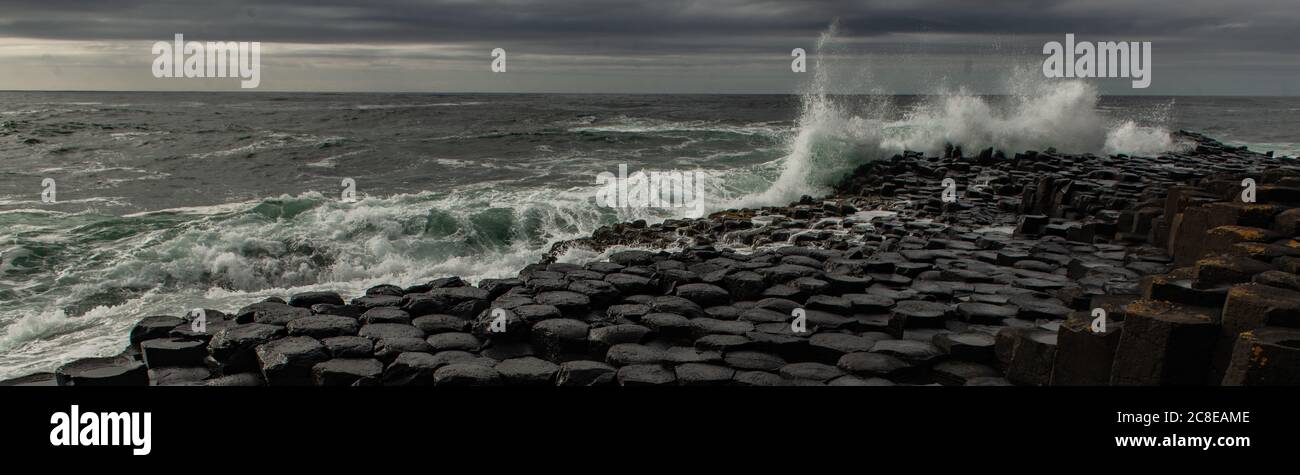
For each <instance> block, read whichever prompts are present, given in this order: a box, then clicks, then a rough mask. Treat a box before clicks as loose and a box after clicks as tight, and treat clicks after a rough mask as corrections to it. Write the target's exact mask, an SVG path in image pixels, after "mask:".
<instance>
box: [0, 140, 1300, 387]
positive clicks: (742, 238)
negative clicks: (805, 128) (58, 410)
mask: <svg viewBox="0 0 1300 475" xmlns="http://www.w3.org/2000/svg"><path fill="white" fill-rule="evenodd" d="M1176 138H1177V139H1178V140H1182V141H1187V142H1190V143H1193V144H1194V147H1192V148H1189V149H1188V150H1187V151H1184V152H1170V153H1166V154H1162V155H1159V156H1156V157H1130V156H1124V155H1117V156H1096V155H1090V154H1089V155H1070V154H1062V153H1058V152H1056V151H1054V150H1048V151H1041V152H1038V151H1028V152H1023V153H1015V154H1013V155H1011V156H1007V155H1006V154H1004V153H1001V152H998V153H988V154H980V155H979V156H978V157H961V156H956V154H952V155H953V156H946V157H925V156H923V155H922V154H918V153H913V152H908V153H905V154H902V155H898V156H895V157H893V158H892V159H888V160H881V161H876V162H872V163H869V164H866V165H863V166H861V167H860V168H859V169H858V170H856V171H854V172H853V173H851V174H849V175H848V176H846V177H845V178H844V179H843V180H842V181H841V182H840V183H839V185H838V186H837V187H836V188H835V191H834V193H832V194H831V195H830V196H827V197H825V198H822V199H813V198H809V197H805V198H804V199H802V200H800V201H798V202H795V203H791V204H789V205H788V206H779V207H767V208H761V209H738V210H726V211H722V212H718V213H714V214H712V215H710V216H707V217H704V218H700V219H682V220H668V221H665V222H662V223H655V224H648V223H645V222H638V223H621V224H615V225H611V226H605V227H602V228H600V229H598V230H597V231H595V232H594V233H593V235H592V236H591V237H589V238H583V239H576V240H572V241H565V242H561V243H557V244H556V245H555V247H554V248H553V249H552V252H551V253H550V255H549V256H548V257H547V258H545V259H543V261H542V262H540V263H537V264H533V265H529V266H528V267H527V268H525V269H523V270H521V272H519V274H518V275H517V276H507V277H505V278H500V279H484V280H483V281H481V282H478V284H477V286H475V285H471V283H469V282H465V281H463V280H461V279H459V278H456V277H447V278H442V279H437V280H434V281H430V282H424V283H416V284H414V285H409V286H406V287H401V286H399V285H379V286H375V287H372V288H371V289H369V290H367V291H366V294H365V295H363V296H354V297H353V298H351V300H347V296H340V295H338V294H336V293H332V292H309V293H301V294H296V295H292V296H286V297H287V299H288V300H287V303H286V301H285V300H282V299H278V298H272V299H267V300H266V301H263V302H259V303H254V304H251V305H248V306H245V307H244V308H241V309H238V310H237V311H236V312H234V313H233V314H232V316H231V317H230V318H229V319H227V318H225V317H224V316H218V315H219V314H220V312H215V311H211V312H213V313H211V314H210V316H209V318H208V329H209V331H206V332H197V331H194V329H193V328H191V326H190V325H189V322H188V321H186V320H185V319H182V318H179V317H168V316H151V317H146V318H144V319H142V320H141V321H140V323H139V324H137V325H136V326H135V328H133V329H132V330H131V335H130V338H129V342H130V348H129V351H127V352H125V353H124V354H123V355H121V356H117V357H112V358H91V359H83V360H78V361H74V362H71V363H69V364H67V365H65V366H64V367H62V368H59V370H58V371H57V372H56V373H55V374H53V375H48V374H47V375H32V376H31V377H28V378H18V379H15V380H10V381H6V382H4V383H0V384H45V383H50V382H57V383H58V384H64V385H91V384H136V385H145V384H150V383H151V382H152V383H154V384H205V385H262V384H272V385H278V384H319V385H370V384H383V385H434V386H460V385H559V386H597V385H624V386H633V385H655V386H658V385H722V384H726V385H748V386H770V385H834V386H883V385H893V384H909V385H911V384H923V385H934V384H939V385H966V386H988V385H1007V384H1017V385H1052V384H1055V385H1104V384H1122V385H1161V384H1165V385H1169V384H1176V385H1198V384H1233V385H1300V359H1298V355H1300V353H1298V352H1300V350H1298V349H1297V343H1296V342H1297V341H1300V338H1297V333H1296V332H1300V278H1298V277H1297V272H1300V240H1297V238H1296V233H1297V232H1298V231H1300V225H1298V224H1297V223H1300V208H1298V207H1300V203H1297V202H1296V199H1297V198H1296V197H1297V196H1300V171H1298V170H1300V166H1298V165H1297V163H1296V162H1295V161H1294V160H1293V159H1289V158H1275V157H1272V156H1266V155H1261V154H1257V153H1253V152H1250V151H1248V150H1245V149H1242V148H1236V147H1229V146H1225V145H1223V144H1221V143H1219V142H1216V141H1214V140H1211V139H1208V138H1206V137H1203V136H1200V135H1196V134H1191V133H1180V134H1179V135H1178V136H1177V137H1176ZM944 178H952V179H953V180H954V181H956V182H957V183H958V198H957V201H956V202H953V203H945V202H943V201H942V200H941V199H940V195H939V190H940V189H941V187H939V182H940V180H942V179H944ZM1243 178H1252V179H1254V180H1256V181H1257V182H1258V184H1259V193H1258V195H1257V197H1258V200H1257V202H1255V203H1242V202H1241V185H1240V183H1241V181H1242V179H1243ZM859 210H865V211H859ZM615 246H623V247H624V248H641V249H624V250H618V251H615V252H611V253H609V254H608V258H607V259H605V260H602V261H596V262H588V263H556V262H554V259H553V256H556V255H559V254H560V253H561V252H563V251H566V250H569V249H573V248H582V249H586V250H590V251H595V252H597V253H600V252H605V251H607V250H609V249H610V248H614V247H615ZM658 249H677V250H674V251H661V250H658ZM395 284H401V283H395ZM798 310H802V312H797V311H798ZM1094 311H1104V312H1105V313H1106V315H1107V318H1106V319H1105V322H1106V324H1105V325H1104V326H1105V328H1104V329H1101V328H1099V327H1098V326H1097V325H1095V324H1094V317H1093V316H1092V315H1093V312H1094ZM796 314H798V315H802V316H803V317H802V318H798V317H796ZM502 315H504V317H505V318H504V319H498V316H502ZM497 323H503V324H501V325H498V324H497Z"/></svg>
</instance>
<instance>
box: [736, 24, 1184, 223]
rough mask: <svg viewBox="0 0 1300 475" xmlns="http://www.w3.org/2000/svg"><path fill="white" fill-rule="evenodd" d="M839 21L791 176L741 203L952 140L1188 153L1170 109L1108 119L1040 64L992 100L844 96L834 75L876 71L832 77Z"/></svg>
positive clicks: (1090, 94) (1092, 97)
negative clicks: (1173, 129) (1175, 133)
mask: <svg viewBox="0 0 1300 475" xmlns="http://www.w3.org/2000/svg"><path fill="white" fill-rule="evenodd" d="M836 30H837V26H836V25H834V24H832V25H831V27H830V28H829V29H828V30H827V31H826V32H824V33H823V34H822V36H821V38H820V39H819V41H818V43H817V49H816V53H815V55H814V61H813V67H814V68H815V73H814V74H813V77H812V80H811V81H810V83H809V84H808V85H806V87H805V91H804V92H803V94H802V96H801V100H802V111H801V114H800V117H799V119H798V122H797V128H796V131H795V132H794V134H793V135H792V139H791V140H790V141H789V142H788V148H789V152H788V154H787V155H786V156H785V157H784V158H782V159H781V162H782V163H781V169H782V172H781V174H780V176H779V178H777V179H776V180H775V181H774V182H773V183H772V186H771V187H770V188H768V189H767V190H765V191H763V192H761V193H756V194H754V195H750V196H746V197H743V198H740V199H738V200H735V201H733V202H731V203H728V204H729V205H733V206H761V205H777V204H785V203H788V202H790V201H793V200H796V199H798V198H799V197H800V196H802V195H813V196H817V195H821V194H825V193H826V192H828V191H829V189H830V187H831V185H833V184H834V183H835V182H836V181H837V180H839V179H840V178H842V177H843V176H844V175H845V174H846V173H848V172H850V171H852V170H853V169H854V168H855V167H857V166H858V165H860V164H862V163H865V162H866V161H869V160H878V159H883V158H887V157H890V156H892V155H894V154H897V153H900V152H902V151H904V150H913V151H920V152H924V153H927V154H936V153H939V152H941V151H942V150H943V148H944V146H945V145H946V144H953V145H955V146H959V147H961V148H962V149H963V150H965V151H967V152H975V151H979V150H982V149H985V148H989V147H992V148H994V149H996V150H1002V151H1004V152H1007V153H1012V152H1019V151H1025V150H1034V149H1036V150H1043V149H1046V148H1049V147H1053V148H1056V149H1057V150H1059V151H1062V152H1067V153H1104V154H1120V153H1124V154H1130V155H1154V154H1159V153H1162V152H1168V151H1178V150H1183V149H1185V148H1186V147H1188V146H1189V144H1185V143H1179V142H1177V141H1175V139H1174V138H1173V137H1172V135H1171V134H1170V132H1169V130H1168V129H1167V128H1166V127H1165V126H1164V124H1165V123H1167V122H1168V110H1167V109H1168V108H1164V109H1165V110H1163V111H1155V113H1154V114H1147V115H1148V116H1149V117H1147V119H1148V120H1143V121H1141V122H1142V123H1139V122H1138V121H1137V120H1135V119H1128V118H1126V119H1115V118H1110V117H1106V116H1104V115H1103V114H1102V112H1101V111H1100V110H1099V108H1098V102H1099V100H1100V99H1101V95H1100V94H1099V93H1098V90H1097V88H1096V87H1095V86H1094V85H1092V84H1090V83H1087V82H1084V81H1080V80H1068V81H1063V80H1050V79H1047V78H1044V77H1042V75H1041V74H1039V73H1038V71H1037V69H1035V68H1031V67H1022V68H1018V69H1016V70H1015V71H1013V72H1012V74H1010V75H1009V77H1007V78H1006V80H1005V83H1006V88H1007V91H1008V94H1006V95H1005V96H984V95H977V94H972V93H970V92H969V91H968V90H967V89H965V88H964V87H957V88H955V89H952V88H939V89H937V90H936V91H935V94H933V95H930V96H926V97H923V98H920V99H919V101H918V102H916V103H914V104H911V105H909V106H907V107H904V106H901V105H899V104H897V103H896V102H895V99H894V98H893V97H892V96H889V95H886V94H876V95H873V96H870V97H867V98H865V99H864V98H862V97H861V96H837V95H833V94H831V92H830V91H832V90H834V89H835V86H836V84H834V83H833V80H832V79H831V78H835V77H845V76H848V77H854V78H857V79H861V80H866V81H867V82H868V84H869V73H865V74H864V73H862V72H857V73H856V74H852V75H839V74H833V72H836V71H835V70H836V65H835V64H833V63H832V62H831V61H829V60H828V58H829V57H830V55H831V54H833V53H834V51H835V49H836V44H835V36H836Z"/></svg>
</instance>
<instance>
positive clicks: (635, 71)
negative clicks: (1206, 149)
mask: <svg viewBox="0 0 1300 475" xmlns="http://www.w3.org/2000/svg"><path fill="white" fill-rule="evenodd" d="M3 3H4V5H3V6H2V7H0V10H3V14H0V64H3V65H4V66H3V67H2V68H0V89H2V90H115V91H238V90H240V89H239V86H238V83H237V82H235V81H231V80H227V79H191V80H173V79H156V78H154V77H153V76H152V75H151V74H150V69H149V66H150V64H151V63H152V60H153V58H154V55H153V54H151V53H150V50H149V49H150V46H151V45H152V44H153V43H154V42H155V41H167V40H170V39H171V38H172V37H173V35H174V34H176V33H181V34H184V35H185V38H186V40H188V41H202V42H207V41H258V42H262V44H263V55H262V61H261V62H262V78H263V81H262V84H261V87H260V88H258V89H256V90H257V91H304V92H316V91H356V92H407V91H409V92H562V93H571V92H595V93H736V94H745V93H776V94H783V93H793V92H797V91H798V88H799V86H800V84H801V83H802V81H803V80H804V79H805V77H804V76H803V75H800V74H794V73H792V72H791V71H790V67H789V66H790V60H791V57H790V50H791V49H793V48H800V47H801V48H805V49H807V50H808V51H809V54H810V55H812V54H813V53H814V51H813V49H814V47H815V44H816V40H817V37H818V35H819V34H820V33H821V32H822V31H824V30H825V29H826V27H827V25H829V24H830V23H831V22H832V21H833V20H835V19H838V20H839V25H840V28H839V31H840V33H839V36H838V41H837V42H836V47H835V48H834V51H832V52H830V54H829V56H828V57H827V60H829V61H834V62H835V63H836V66H837V67H836V69H837V70H839V71H840V72H839V73H837V74H840V75H842V77H837V78H836V80H834V81H832V82H833V83H834V84H835V85H836V87H835V88H834V90H832V91H830V92H837V93H884V94H917V93H920V94H926V93H934V92H938V91H939V90H940V89H941V88H943V87H944V86H950V87H957V86H964V87H966V88H967V89H968V90H969V91H971V92H975V93H999V92H1003V84H1002V82H1003V80H1004V78H1006V77H1007V76H1008V74H1007V71H1008V70H1010V69H1012V68H1015V67H1029V68H1037V67H1039V66H1040V65H1041V63H1042V60H1043V55H1042V45H1043V43H1045V42H1047V41H1061V40H1062V39H1063V38H1064V35H1065V34H1066V33H1074V34H1075V35H1076V36H1078V37H1079V39H1080V40H1089V41H1151V42H1152V43H1153V45H1154V48H1153V50H1154V53H1153V54H1154V73H1153V76H1154V80H1153V82H1152V85H1151V87H1150V88H1148V89H1142V90H1135V89H1132V88H1130V87H1128V85H1129V81H1128V80H1125V79H1106V80H1095V81H1096V82H1097V84H1098V86H1099V87H1100V88H1101V91H1102V92H1103V93H1105V94H1152V95H1262V96H1269V95H1300V81H1297V80H1296V79H1297V78H1300V33H1297V29H1296V25H1297V24H1300V5H1297V4H1296V2H1295V1H1294V0H1244V1H1239V2H1222V1H1218V0H1153V1H1144V2H1129V1H1123V2H1122V1H1117V0H1086V1H1085V0H1045V1H1031V0H998V1H990V2H978V3H979V4H976V3H977V2H969V1H961V0H920V1H914V2H907V3H906V4H900V2H895V1H886V0H867V1H861V2H836V1H812V2H797V3H794V2H779V1H774V0H719V1H673V0H668V1H661V2H645V1H623V0H604V1H601V0H550V1H529V0H505V1H473V2H467V1H457V0H434V1H416V0H411V1H393V2H383V3H382V4H379V3H378V2H369V1H362V0H330V1H326V2H318V1H309V0H274V1H269V2H251V1H231V2H221V4H214V3H211V2H204V1H190V0H185V1H164V0H123V1H120V2H49V1H37V0H6V1H5V2H3ZM497 47H500V48H504V49H505V50H506V51H507V52H508V53H509V72H508V73H504V74H493V73H492V72H491V71H490V70H489V64H490V62H491V59H492V58H491V56H490V52H491V50H492V49H493V48H497ZM814 67H816V63H815V62H813V61H810V62H809V68H810V70H809V73H811V72H812V69H811V68H814Z"/></svg>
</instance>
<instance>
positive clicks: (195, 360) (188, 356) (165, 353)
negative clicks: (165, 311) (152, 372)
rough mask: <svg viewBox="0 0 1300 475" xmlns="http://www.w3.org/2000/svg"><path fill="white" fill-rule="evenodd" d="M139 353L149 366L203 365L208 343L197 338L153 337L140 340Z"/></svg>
mask: <svg viewBox="0 0 1300 475" xmlns="http://www.w3.org/2000/svg"><path fill="white" fill-rule="evenodd" d="M140 354H141V356H142V357H143V359H144V364H145V365H146V366H148V367H150V368H159V367H164V366H203V359H204V358H206V357H207V356H208V345H207V343H204V342H203V341H199V340H185V339H181V338H155V339H152V340H145V341H142V342H140Z"/></svg>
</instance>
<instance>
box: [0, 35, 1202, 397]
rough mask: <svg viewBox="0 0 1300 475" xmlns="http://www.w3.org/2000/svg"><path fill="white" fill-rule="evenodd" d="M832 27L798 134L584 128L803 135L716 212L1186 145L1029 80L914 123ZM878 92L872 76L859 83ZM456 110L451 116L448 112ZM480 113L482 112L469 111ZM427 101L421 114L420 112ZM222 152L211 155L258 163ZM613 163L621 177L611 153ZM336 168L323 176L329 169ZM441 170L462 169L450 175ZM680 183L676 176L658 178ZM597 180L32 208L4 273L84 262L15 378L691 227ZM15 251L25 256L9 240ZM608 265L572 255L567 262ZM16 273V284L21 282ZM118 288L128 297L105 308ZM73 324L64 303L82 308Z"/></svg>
mask: <svg viewBox="0 0 1300 475" xmlns="http://www.w3.org/2000/svg"><path fill="white" fill-rule="evenodd" d="M834 42H835V36H834V30H833V29H832V30H830V31H828V32H827V33H826V34H824V35H823V36H822V38H821V40H820V41H819V44H818V50H817V53H816V55H815V57H814V62H813V63H812V68H813V71H814V72H813V74H812V81H810V83H809V84H808V85H807V88H806V90H805V92H804V94H803V96H802V97H803V99H802V108H801V111H800V115H799V117H798V120H797V122H796V126H795V128H794V130H788V131H782V130H780V128H779V127H775V126H773V125H771V124H765V123H764V124H750V125H747V126H743V127H737V126H719V125H716V124H711V123H703V122H699V121H689V122H681V123H674V122H670V121H663V120H639V119H635V118H630V119H628V120H627V121H626V124H625V125H613V126H605V127H586V128H578V129H573V131H575V132H583V131H604V132H620V133H629V134H673V133H680V132H720V133H730V134H778V135H784V136H788V137H789V139H788V141H787V142H786V144H785V147H786V154H785V155H784V157H782V158H780V159H778V160H775V161H772V162H769V163H764V164H759V165H755V166H752V167H747V168H745V169H741V170H727V171H719V170H683V171H698V172H701V173H704V174H705V178H706V179H705V180H703V183H704V184H705V185H706V187H707V188H706V196H708V197H709V205H708V206H707V207H706V208H707V209H708V210H710V211H713V210H719V209H726V208H733V207H747V206H767V205H782V204H786V203H789V202H790V201H793V200H797V199H798V198H799V197H800V196H801V195H814V196H816V195H821V194H824V193H826V192H827V191H828V190H829V186H830V185H831V184H833V183H834V182H835V181H836V180H838V179H839V178H840V177H841V176H842V175H843V174H845V173H847V172H849V171H851V170H852V169H853V168H855V167H856V166H857V165H859V164H861V163H865V162H866V161H868V160H875V159H880V158H885V157H888V156H891V155H893V154H895V153H899V152H901V151H903V150H918V151H923V152H928V153H937V152H939V151H940V150H942V148H943V146H944V144H945V143H953V144H956V145H960V146H961V147H962V148H963V150H965V151H966V152H967V153H975V152H978V151H979V150H980V149H982V148H985V147H994V148H997V149H1000V150H1004V151H1006V152H1008V153H1012V152H1016V151H1022V150H1026V149H1039V150H1041V149H1044V148H1047V147H1055V148H1057V149H1058V150H1061V151H1063V152H1093V153H1130V154H1137V155H1149V154H1156V153H1159V152H1162V151H1165V150H1171V149H1176V148H1178V147H1180V144H1176V143H1174V142H1173V141H1172V140H1171V138H1170V136H1169V133H1168V131H1167V130H1165V129H1164V128H1163V127H1162V126H1161V124H1160V121H1159V120H1158V119H1157V120H1154V121H1151V122H1147V123H1141V124H1139V123H1135V122H1132V121H1119V122H1114V121H1110V120H1107V119H1106V118H1105V117H1103V116H1102V115H1101V114H1100V113H1099V112H1098V111H1097V107H1096V105H1097V101H1098V99H1099V96H1098V93H1097V91H1096V89H1095V88H1094V87H1092V86H1090V85H1089V84H1087V83H1084V82H1079V81H1048V80H1046V79H1042V78H1039V77H1035V76H1034V75H1033V74H1030V73H1027V72H1021V73H1017V74H1013V75H1011V76H1010V77H1009V78H1008V79H1007V83H1008V90H1009V91H1010V92H1011V94H1010V96H1009V97H1008V98H1007V99H1006V100H993V99H990V98H987V97H982V96H978V95H974V94H970V93H968V92H966V91H965V90H963V89H962V88H960V87H957V88H955V89H938V88H937V89H936V91H935V93H936V95H934V96H931V97H930V98H929V99H928V100H926V101H923V102H922V103H921V104H919V105H916V106H915V107H911V108H909V109H908V110H900V108H899V107H898V106H897V105H895V104H893V103H892V102H890V101H889V100H888V99H887V98H883V97H885V96H882V98H878V99H876V100H873V101H870V102H868V103H865V104H862V103H854V102H853V101H850V100H847V99H844V98H839V97H836V96H832V95H830V94H829V93H828V91H830V90H831V89H832V88H831V86H832V84H830V81H831V79H830V78H831V77H833V75H832V74H830V72H831V68H833V67H834V65H833V64H829V63H828V62H827V61H823V57H824V56H823V52H825V51H828V50H830V49H833V48H834ZM861 79H862V80H863V81H869V78H867V77H861ZM439 105H441V104H439ZM457 105H468V104H457ZM420 106H424V105H420ZM310 140H316V138H314V137H298V136H275V137H271V138H270V139H268V140H267V141H264V142H259V143H257V144H255V145H251V146H248V147H252V148H259V147H260V148H275V147H278V146H282V145H284V144H286V143H290V142H294V143H296V142H298V141H310ZM248 151H250V150H246V149H244V148H240V149H233V150H225V151H221V152H211V153H212V154H216V155H213V156H214V157H216V156H224V155H238V154H239V153H243V152H248ZM612 158H614V159H615V160H612V161H611V163H610V164H609V166H610V167H611V170H610V171H613V169H612V167H615V166H616V163H617V160H616V159H617V157H612ZM333 165H334V162H333V160H322V161H321V162H316V163H313V166H317V167H326V168H328V167H332V166H333ZM442 165H443V166H449V167H454V166H461V165H463V164H460V163H450V162H448V163H443V164H442ZM658 171H668V170H658ZM595 192H596V185H595V184H594V183H593V184H592V185H591V186H589V187H578V188H573V189H554V188H534V189H522V190H521V189H508V188H506V187H502V186H495V185H494V184H493V183H477V184H474V185H473V186H469V187H465V188H463V189H460V190H455V191H453V192H450V193H445V194H433V193H420V194H402V195H393V196H387V197H363V198H362V199H361V200H360V201H358V202H356V203H351V204H344V203H339V202H338V201H337V200H334V199H333V198H332V197H325V196H322V195H320V194H315V193H309V194H305V195H301V196H293V197H290V196H285V197H281V198H277V199H271V200H263V201H258V202H248V203H230V204H223V205H218V206H212V207H200V208H187V209H178V210H170V211H164V212H154V213H142V214H138V215H132V216H127V217H123V218H114V219H119V220H126V223H125V224H121V223H117V225H129V226H135V227H138V228H142V229H135V230H134V231H132V232H130V233H127V234H126V235H124V236H122V237H117V238H113V239H106V240H105V239H89V238H88V236H94V235H95V233H96V229H97V228H96V226H97V225H98V224H100V223H99V222H97V221H96V219H99V218H94V217H92V216H90V215H80V216H78V215H66V216H65V215H59V216H53V215H50V214H49V213H44V212H42V213H30V214H31V215H32V217H31V219H32V220H33V222H34V223H35V224H30V225H24V226H9V227H5V228H0V243H5V244H0V251H3V254H0V269H15V268H19V267H22V266H23V264H22V263H23V262H24V260H25V259H28V258H30V257H31V256H32V251H30V250H29V249H27V248H26V247H25V246H19V245H18V244H16V243H18V242H20V240H26V241H28V244H29V245H30V244H31V243H34V242H36V241H40V242H41V244H47V245H50V246H54V247H59V248H62V249H69V250H71V251H67V254H69V255H66V256H59V257H61V258H63V259H64V260H63V261H62V262H60V263H59V264H58V265H49V264H42V265H49V267H48V268H46V269H45V271H46V273H47V274H48V275H41V276H40V277H37V278H34V279H33V282H16V283H13V284H15V285H14V287H15V288H17V289H18V290H17V291H18V292H19V293H20V294H21V296H20V297H19V298H18V299H17V301H15V302H12V303H11V304H7V305H4V306H0V325H3V330H4V331H3V334H0V378H6V377H12V376H17V375H21V374H26V373H30V372H33V371H45V370H51V369H53V368H54V367H56V366H57V365H58V364H61V363H62V362H65V361H69V360H72V359H75V358H78V357H84V356H96V355H108V354H113V353H116V352H118V351H120V350H121V348H122V347H123V346H124V345H125V343H126V337H127V332H128V331H129V329H130V327H131V326H132V325H133V324H134V322H135V321H136V320H138V319H139V318H140V317H142V316H146V315H151V314H171V315H179V314H182V313H184V312H185V310H186V309H191V308H196V307H205V308H216V309H220V310H225V311H233V310H235V309H237V308H238V307H240V306H242V305H245V304H247V303H251V302H255V301H258V300H261V299H263V298H266V297H268V296H280V297H285V296H288V295H290V294H292V293H295V292H301V291H308V290H330V291H337V292H340V293H342V294H344V295H346V296H355V295H359V294H361V293H362V292H363V291H364V290H365V289H366V288H368V287H370V286H373V285H376V284H381V283H392V284H397V285H410V284H414V283H418V282H423V281H427V280H429V279H432V278H435V277H442V276H448V275H459V276H461V277H463V278H466V279H468V280H470V281H477V280H479V279H482V278H489V277H503V276H512V275H514V274H515V273H516V272H518V270H519V269H521V268H522V267H524V266H525V265H527V264H529V263H532V262H535V261H536V260H537V259H538V258H539V257H541V255H542V254H543V253H545V252H546V251H547V250H548V249H549V248H550V245H551V244H552V243H554V242H557V241H561V240H566V239H573V238H578V237H583V236H588V235H590V233H591V232H592V231H594V230H595V229H596V228H598V227H599V226H601V225H603V224H607V223H611V222H617V221H630V220H634V219H646V220H648V221H651V222H656V221H661V220H663V219H669V218H677V217H682V216H684V215H685V213H686V210H685V209H635V208H633V209H618V210H614V209H607V208H598V207H596V206H595V205H594V203H593V197H594V195H595ZM11 243H14V244H11ZM597 256H598V255H597V254H594V253H584V252H583V251H580V250H575V251H572V252H570V253H568V254H566V255H565V256H562V260H565V261H582V260H587V259H590V258H594V257H597ZM6 275H7V274H6ZM115 291H121V292H124V295H123V296H121V297H117V298H113V297H103V295H104V294H105V293H106V292H107V293H111V292H115ZM97 299H103V301H104V302H103V303H102V304H99V305H94V306H91V307H89V308H81V309H80V311H77V312H75V313H74V314H73V315H72V316H69V315H68V313H67V312H65V310H64V309H65V308H70V307H76V306H78V305H81V306H83V307H84V304H85V302H92V303H93V302H97V301H98V300H97Z"/></svg>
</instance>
